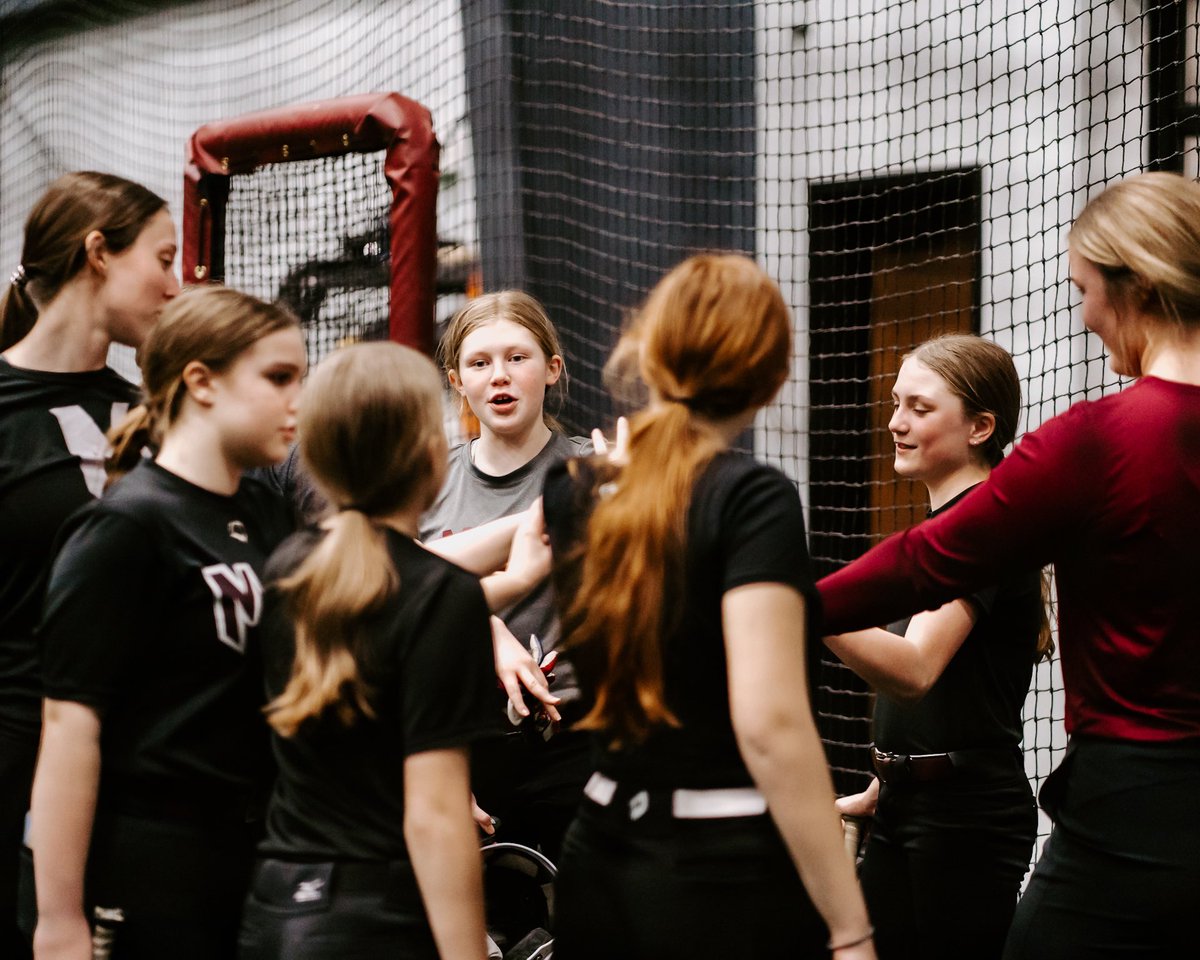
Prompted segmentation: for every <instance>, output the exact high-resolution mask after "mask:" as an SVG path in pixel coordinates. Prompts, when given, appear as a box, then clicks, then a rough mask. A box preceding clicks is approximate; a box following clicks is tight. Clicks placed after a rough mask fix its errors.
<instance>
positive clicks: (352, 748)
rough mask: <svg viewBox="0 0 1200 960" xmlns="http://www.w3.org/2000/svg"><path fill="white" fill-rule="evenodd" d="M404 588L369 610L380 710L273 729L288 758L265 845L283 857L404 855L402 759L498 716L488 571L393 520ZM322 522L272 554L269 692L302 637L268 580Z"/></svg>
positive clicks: (295, 557) (368, 647)
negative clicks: (424, 542) (476, 571)
mask: <svg viewBox="0 0 1200 960" xmlns="http://www.w3.org/2000/svg"><path fill="white" fill-rule="evenodd" d="M386 535H387V541H388V550H389V552H390V554H391V558H392V562H393V563H394V564H395V567H396V570H397V572H398V573H399V575H400V589H399V592H398V593H397V594H396V595H395V597H394V598H393V599H392V600H391V602H389V603H388V604H387V605H386V606H385V607H384V609H383V610H381V611H380V612H378V613H377V614H374V615H372V616H371V617H370V619H368V620H366V621H365V631H366V633H365V635H364V636H365V638H366V639H365V640H364V641H363V642H362V650H363V659H362V661H361V663H360V669H361V671H362V677H363V679H364V680H365V681H366V684H367V686H368V689H369V691H370V693H369V694H368V696H369V698H370V704H371V708H372V710H373V712H374V714H375V716H374V717H373V718H369V717H365V716H359V717H358V718H357V719H356V721H355V722H354V723H353V724H352V725H351V726H349V727H347V726H345V725H344V724H342V723H341V722H340V721H339V720H338V719H337V718H336V717H335V716H333V715H332V713H326V714H323V715H321V716H319V717H315V718H311V719H309V720H307V721H305V722H304V723H303V724H301V726H300V729H299V730H297V732H296V734H295V735H294V736H292V737H280V736H278V735H273V736H272V744H273V748H274V751H275V759H276V762H277V764H278V768H279V775H278V779H277V780H276V783H275V791H274V793H273V794H272V796H271V803H270V806H269V808H268V812H267V838H266V840H265V841H264V842H263V844H262V846H261V850H262V852H263V853H264V854H265V855H267V856H271V857H276V858H279V859H284V860H298V861H326V860H401V859H406V858H407V856H408V851H407V847H406V846H405V843H404V759H405V757H408V756H411V755H412V754H415V753H422V752H424V751H427V750H439V749H447V748H452V747H460V746H464V745H466V744H468V743H470V742H471V741H473V740H477V739H479V738H481V737H484V736H487V735H489V734H490V733H491V731H492V729H493V728H494V721H493V716H492V712H491V709H490V707H489V704H490V703H491V700H490V698H489V697H488V696H487V694H488V693H489V692H491V691H492V690H494V688H495V686H496V675H495V672H494V670H493V667H492V643H491V630H490V628H489V626H488V609H487V603H486V602H485V600H484V597H483V589H482V588H481V587H480V585H479V581H478V580H477V579H476V578H475V577H473V576H472V575H471V574H469V573H467V572H466V571H465V570H462V569H461V568H459V567H457V566H455V565H454V564H452V563H449V562H448V561H446V560H443V559H442V558H441V557H437V556H435V555H434V554H432V553H430V552H429V551H427V550H425V549H424V548H423V547H421V546H419V545H418V544H416V543H414V542H413V541H412V540H411V539H409V538H407V537H405V536H403V535H401V534H399V533H397V532H396V531H393V530H388V531H387V533H386ZM321 537H322V534H321V533H320V532H318V531H315V530H306V531H302V532H300V533H297V534H296V535H295V536H294V537H291V538H290V539H288V540H287V541H286V542H285V543H284V544H283V545H282V546H281V547H280V548H279V550H278V551H277V552H276V553H275V555H274V556H273V557H272V558H271V561H270V563H269V564H268V566H267V600H266V610H265V613H264V620H263V630H262V643H263V654H264V657H265V664H266V681H267V693H268V695H269V696H270V697H275V696H277V695H278V694H279V693H281V692H282V691H283V689H284V687H285V686H286V685H287V682H288V679H289V677H290V676H291V669H292V658H293V653H294V649H295V639H294V634H293V630H292V623H291V620H290V618H289V616H288V613H287V610H286V605H285V603H284V601H283V598H282V597H281V595H280V593H279V591H278V590H276V589H274V588H273V587H272V586H271V584H272V583H273V582H277V581H278V580H279V579H280V578H281V577H284V576H286V575H287V574H288V573H290V572H291V571H293V570H295V569H296V568H297V567H298V566H299V565H300V563H301V562H302V561H303V560H304V558H305V557H307V556H308V555H309V553H311V552H312V550H313V549H314V548H315V547H316V546H317V544H318V543H319V542H320V540H321Z"/></svg>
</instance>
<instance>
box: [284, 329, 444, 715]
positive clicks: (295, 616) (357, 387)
mask: <svg viewBox="0 0 1200 960" xmlns="http://www.w3.org/2000/svg"><path fill="white" fill-rule="evenodd" d="M298 427H299V431H300V454H301V458H302V460H303V461H304V464H305V466H306V467H307V469H308V472H309V474H310V475H311V476H312V478H313V479H314V480H315V481H316V483H317V485H318V486H319V487H320V488H321V490H322V492H323V493H324V494H325V496H326V498H327V499H328V500H329V502H330V503H331V504H333V505H334V507H335V508H337V512H336V513H334V515H333V516H332V517H331V518H330V519H329V520H327V521H326V522H325V527H326V530H327V532H326V533H325V535H324V537H323V538H322V540H321V542H320V544H319V545H318V546H317V547H316V549H314V550H313V551H312V553H310V554H309V555H308V556H307V557H306V558H305V559H304V561H303V562H302V563H301V564H300V566H299V567H298V568H297V569H296V571H295V572H294V573H292V574H291V575H290V576H288V577H286V578H284V579H282V580H280V581H279V583H278V585H277V586H278V589H279V590H280V591H281V593H282V594H283V596H284V598H285V602H286V604H287V612H288V615H289V617H290V619H291V621H292V626H293V629H294V632H295V637H296V653H295V658H294V661H293V663H292V674H291V678H290V679H289V680H288V683H287V686H286V687H285V688H284V690H283V692H282V693H281V694H280V695H279V696H278V697H276V698H275V699H274V700H272V701H271V703H269V704H268V705H267V719H268V721H269V722H270V724H271V726H272V727H273V728H274V729H275V730H276V731H277V732H278V733H279V734H280V735H282V736H285V737H290V736H293V735H294V734H295V733H296V731H297V730H298V729H299V727H300V725H301V724H302V723H304V721H305V720H308V719H309V718H313V717H319V716H321V715H322V714H325V713H328V712H332V715H333V716H334V717H335V718H336V719H337V720H338V721H339V722H340V723H343V724H345V725H347V726H349V725H351V724H353V723H354V722H355V720H356V719H357V718H358V717H360V716H366V717H373V716H374V715H375V714H374V708H373V707H372V705H371V689H370V686H369V684H368V683H367V681H366V680H365V679H364V678H363V675H362V666H363V663H364V658H365V654H366V645H367V644H368V643H369V641H370V637H371V635H370V633H368V632H367V631H366V629H365V628H364V626H363V621H364V620H365V619H366V618H369V617H370V616H371V615H372V614H374V613H377V612H378V611H379V610H381V609H382V608H383V607H384V606H385V605H386V604H387V603H388V601H389V600H390V599H391V598H392V597H394V596H395V595H396V593H397V592H398V591H399V590H400V586H401V585H400V576H399V574H398V573H397V571H396V568H395V566H394V565H393V563H392V559H391V554H390V551H389V549H388V544H387V532H386V530H385V523H386V521H388V519H389V518H391V517H393V516H394V515H396V514H397V513H399V512H400V511H401V510H411V509H412V508H414V507H415V508H417V509H424V508H425V507H427V506H428V505H429V504H430V502H432V499H433V497H434V495H435V494H436V493H437V489H438V487H439V486H440V482H441V470H442V463H443V462H444V460H445V455H446V447H445V439H444V436H443V434H442V413H441V384H440V382H439V379H438V374H437V369H436V368H435V367H434V365H433V364H432V363H431V362H430V361H429V359H428V358H427V357H425V356H422V355H421V354H419V353H417V351H415V350H411V349H409V348H408V347H402V346H400V345H399V344H396V343H362V344H356V345H354V346H350V347H344V348H343V349H341V350H339V351H337V352H336V353H334V354H332V355H331V356H329V357H328V358H327V359H326V360H325V361H324V362H322V363H321V365H320V366H318V367H317V369H316V370H315V371H314V372H313V374H312V376H311V377H310V378H309V381H308V385H307V386H306V388H305V394H304V399H303V400H302V402H301V406H300V417H299V424H298Z"/></svg>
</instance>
